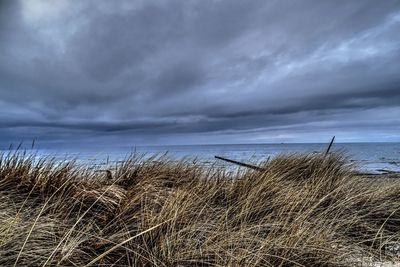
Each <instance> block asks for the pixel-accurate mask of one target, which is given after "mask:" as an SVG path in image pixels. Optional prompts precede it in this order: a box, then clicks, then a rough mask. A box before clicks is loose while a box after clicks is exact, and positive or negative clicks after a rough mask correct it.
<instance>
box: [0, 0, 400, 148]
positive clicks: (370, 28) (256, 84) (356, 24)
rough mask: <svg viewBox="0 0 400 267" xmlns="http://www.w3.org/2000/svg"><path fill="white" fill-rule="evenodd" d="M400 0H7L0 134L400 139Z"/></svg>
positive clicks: (1, 35)
mask: <svg viewBox="0 0 400 267" xmlns="http://www.w3.org/2000/svg"><path fill="white" fill-rule="evenodd" d="M399 32H400V1H390V0H388V1H383V2H382V1H375V0H371V1H356V0H354V1H345V2H343V3H341V4H340V5H338V3H337V1H239V0H237V1H217V0H215V1H149V0H146V1H128V0H127V1H118V4H117V3H116V2H114V1H106V0H104V1H103V0H96V1H94V0H92V1H67V0H60V1H57V2H54V1H51V0H35V1H27V0H21V1H9V0H5V1H2V2H1V4H0V111H1V113H0V140H1V143H2V144H3V145H4V144H5V143H9V142H15V141H18V140H31V139H33V138H36V139H39V140H42V141H43V142H45V143H49V144H50V143H51V144H62V143H69V144H72V143H74V144H79V143H81V142H86V143H98V142H104V143H116V142H117V143H121V144H128V145H132V144H142V143H143V144H158V143H177V144H180V143H220V142H223V143H230V142H240V143H246V142H250V143H253V142H281V141H282V142H283V141H284V142H286V141H291V142H296V141H298V142H303V141H304V142H310V141H316V142H318V141H324V140H326V139H327V138H328V139H329V137H330V136H331V135H334V134H336V135H339V139H340V138H341V140H342V141H400V134H399V133H400V131H399V130H400V126H399V125H400V119H399V118H398V117H399V114H400V34H399Z"/></svg>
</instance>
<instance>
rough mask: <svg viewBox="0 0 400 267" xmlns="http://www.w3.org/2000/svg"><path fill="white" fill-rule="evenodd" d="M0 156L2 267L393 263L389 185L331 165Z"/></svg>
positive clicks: (394, 210) (395, 226) (332, 160)
mask: <svg viewBox="0 0 400 267" xmlns="http://www.w3.org/2000/svg"><path fill="white" fill-rule="evenodd" d="M90 167H91V166H82V165H78V164H75V163H74V162H64V163H59V162H57V161H54V160H51V159H37V158H35V157H34V156H33V155H25V154H24V153H23V152H14V153H12V152H7V153H4V154H3V155H2V156H1V157H0V200H1V201H0V265H1V266H25V265H29V266H45V265H48V266H54V265H61V266H91V265H94V266H354V265H355V266H361V264H364V265H366V266H367V263H368V262H371V264H372V262H377V261H385V262H390V261H396V260H398V254H397V246H398V244H399V241H400V231H399V230H400V182H399V181H398V180H396V179H373V178H365V177H361V176H358V175H355V174H354V171H353V169H352V167H351V166H349V164H348V161H347V160H346V159H345V158H344V157H343V156H342V155H340V154H329V155H327V156H324V155H319V154H318V155H315V154H314V155H282V156H278V157H276V158H274V159H272V160H271V161H269V162H267V163H264V164H263V165H262V167H263V168H264V169H265V171H262V172H260V171H255V170H244V171H240V172H233V173H232V172H227V171H224V170H222V169H218V168H212V167H204V166H201V165H199V164H196V163H193V162H191V161H181V162H175V161H171V160H169V159H168V158H167V157H165V156H160V157H154V158H150V159H144V158H143V157H141V156H137V155H133V156H131V157H130V158H128V159H127V160H126V161H124V162H121V163H118V164H117V166H116V168H115V169H114V170H113V171H112V173H111V176H110V175H106V173H104V172H96V171H94V170H93V169H91V168H90Z"/></svg>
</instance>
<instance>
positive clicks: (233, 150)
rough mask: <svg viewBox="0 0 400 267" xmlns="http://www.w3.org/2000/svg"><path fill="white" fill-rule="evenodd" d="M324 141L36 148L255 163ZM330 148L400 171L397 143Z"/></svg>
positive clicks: (90, 156) (371, 167)
mask: <svg viewBox="0 0 400 267" xmlns="http://www.w3.org/2000/svg"><path fill="white" fill-rule="evenodd" d="M326 148H327V144H326V143H325V144H304V143H303V144H247V145H187V146H137V147H135V148H132V147H122V148H118V149H115V148H113V149H81V150H79V151H77V150H66V149H63V150H39V151H38V152H39V154H42V155H52V156H57V157H58V158H67V159H71V158H76V159H78V160H80V161H93V162H96V163H99V164H103V163H105V162H107V161H108V162H114V161H118V160H123V159H124V158H126V157H127V155H129V154H130V153H132V152H133V151H136V152H137V153H147V154H148V155H152V154H161V153H166V152H168V155H169V157H171V158H173V159H181V158H185V157H186V158H197V159H198V160H199V161H201V162H203V163H204V164H217V165H223V164H225V163H224V162H221V161H218V160H216V159H214V156H215V155H219V156H224V157H227V158H230V159H234V160H239V161H244V162H249V163H255V162H258V161H263V160H266V159H268V158H269V157H271V158H273V157H274V156H276V155H278V154H282V153H310V152H311V153H312V152H319V151H325V150H326ZM332 151H343V152H344V153H345V154H346V155H347V156H348V157H349V158H350V159H351V160H352V161H354V162H355V163H356V164H357V165H358V166H359V168H360V170H361V171H365V172H372V173H380V172H382V170H388V171H396V172H398V171H400V143H343V144H337V143H336V144H334V145H333V147H332Z"/></svg>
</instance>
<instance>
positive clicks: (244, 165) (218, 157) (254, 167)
mask: <svg viewBox="0 0 400 267" xmlns="http://www.w3.org/2000/svg"><path fill="white" fill-rule="evenodd" d="M215 158H216V159H220V160H224V161H226V162H229V163H233V164H236V165H239V166H242V167H246V168H250V169H253V170H256V171H265V169H264V168H261V167H258V166H254V165H251V164H247V163H243V162H239V161H236V160H232V159H227V158H223V157H220V156H215Z"/></svg>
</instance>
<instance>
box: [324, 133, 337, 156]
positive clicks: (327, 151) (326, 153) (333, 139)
mask: <svg viewBox="0 0 400 267" xmlns="http://www.w3.org/2000/svg"><path fill="white" fill-rule="evenodd" d="M333 141H335V136H333V137H332V140H331V142H330V143H329V146H328V149H327V150H326V152H325V156H326V155H328V153H329V151H330V150H331V147H332V145H333Z"/></svg>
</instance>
